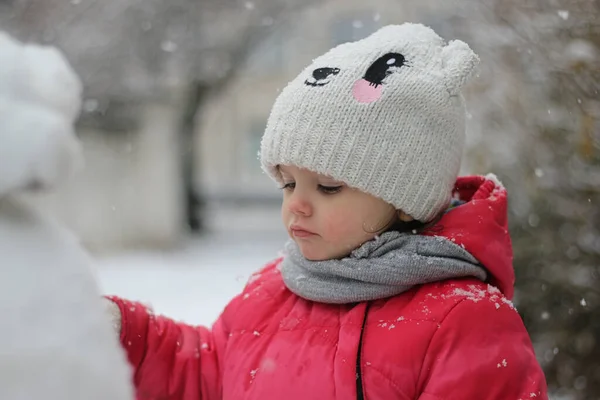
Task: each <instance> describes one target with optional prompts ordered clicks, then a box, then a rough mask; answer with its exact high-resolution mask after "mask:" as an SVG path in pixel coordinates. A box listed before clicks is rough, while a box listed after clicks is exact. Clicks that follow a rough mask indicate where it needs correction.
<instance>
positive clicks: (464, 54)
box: [260, 24, 479, 221]
mask: <svg viewBox="0 0 600 400" xmlns="http://www.w3.org/2000/svg"><path fill="white" fill-rule="evenodd" d="M478 62H479V59H478V57H477V55H476V54H475V53H474V52H473V51H472V50H471V49H470V48H469V46H468V45H467V44H466V43H464V42H461V41H458V40H456V41H452V42H450V43H449V44H448V45H446V44H445V43H444V40H443V39H442V38H441V37H439V36H438V35H437V34H436V33H435V32H434V31H433V30H432V29H430V28H428V27H425V26H423V25H420V24H403V25H390V26H386V27H384V28H382V29H380V30H379V31H377V32H375V33H374V34H372V35H371V36H369V37H367V38H365V39H363V40H360V41H357V42H352V43H346V44H342V45H340V46H337V47H335V48H334V49H332V50H330V51H329V52H327V53H326V54H324V55H323V56H321V57H319V58H317V59H315V60H314V61H313V63H312V64H311V65H310V66H309V67H307V68H306V69H305V70H304V71H303V72H302V73H301V74H300V75H299V76H298V77H297V78H295V79H294V80H293V81H291V82H290V83H289V84H288V85H287V87H286V88H285V89H284V90H283V91H282V93H281V94H280V95H279V97H278V98H277V100H276V102H275V104H274V106H273V109H272V110H271V115H270V117H269V120H268V123H267V128H266V131H265V134H264V136H263V139H262V143H261V153H260V154H261V164H262V167H263V169H264V170H265V171H266V172H267V173H268V174H269V175H270V176H271V177H272V178H273V179H275V180H276V181H277V182H279V183H281V177H280V175H279V172H278V170H277V166H278V165H294V166H297V167H301V168H306V169H309V170H311V171H314V172H317V173H320V174H324V175H329V176H331V177H333V178H334V179H336V180H339V181H342V182H345V183H346V184H348V185H349V186H352V187H355V188H357V189H359V190H362V191H363V192H366V193H370V194H372V195H374V196H376V197H379V198H381V199H383V200H385V201H387V202H388V203H390V204H392V205H393V206H394V207H396V208H397V209H401V210H402V211H404V212H405V213H407V214H409V215H410V216H412V217H413V218H415V219H417V220H420V221H429V220H431V219H433V218H434V217H435V216H436V215H437V214H438V213H439V212H440V211H442V210H443V209H444V208H445V207H446V206H447V205H448V203H449V201H450V196H451V192H452V188H453V186H454V183H455V180H456V177H457V175H458V171H459V168H460V162H461V158H462V152H463V145H464V138H465V107H464V101H463V98H462V96H461V94H460V90H461V88H462V86H463V85H464V84H465V83H466V81H467V80H468V78H469V77H470V76H471V75H472V73H473V71H474V70H475V68H476V66H477V64H478Z"/></svg>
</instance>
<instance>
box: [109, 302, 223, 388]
mask: <svg viewBox="0 0 600 400" xmlns="http://www.w3.org/2000/svg"><path fill="white" fill-rule="evenodd" d="M107 298H108V299H109V300H112V301H113V302H114V303H115V304H116V305H117V306H118V307H119V310H120V312H121V335H120V340H121V345H122V346H123V348H124V349H125V351H126V353H127V357H128V359H129V362H130V364H131V365H132V366H133V368H134V383H135V387H136V398H137V399H138V400H150V399H152V400H159V399H160V400H167V399H169V400H171V399H173V400H174V399H186V400H217V399H220V397H221V376H222V374H221V357H222V355H223V353H224V351H225V346H226V343H227V338H228V337H229V333H228V332H227V329H226V327H225V323H224V320H223V319H224V317H223V316H221V317H220V318H219V319H218V320H217V322H216V323H215V324H214V326H213V328H212V330H210V329H208V328H205V327H202V326H190V325H186V324H183V323H177V322H175V321H173V320H171V319H169V318H166V317H163V316H158V315H154V313H153V312H152V311H151V310H150V309H149V308H147V307H146V306H144V305H142V304H140V303H137V302H131V301H127V300H124V299H121V298H118V297H114V296H107Z"/></svg>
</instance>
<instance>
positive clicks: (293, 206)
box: [288, 191, 312, 217]
mask: <svg viewBox="0 0 600 400" xmlns="http://www.w3.org/2000/svg"><path fill="white" fill-rule="evenodd" d="M288 208H289V210H290V212H291V213H293V214H296V215H302V216H304V217H308V216H310V215H311V214H312V205H311V204H310V201H309V199H308V198H306V196H304V195H303V194H301V193H299V192H298V191H295V192H294V193H293V194H292V197H291V198H290V200H289V202H288Z"/></svg>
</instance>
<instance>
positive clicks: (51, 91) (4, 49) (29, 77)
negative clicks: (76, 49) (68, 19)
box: [0, 32, 82, 197]
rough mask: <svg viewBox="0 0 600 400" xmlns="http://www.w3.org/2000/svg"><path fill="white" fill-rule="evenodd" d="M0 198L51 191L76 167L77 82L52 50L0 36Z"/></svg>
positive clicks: (78, 86)
mask: <svg viewBox="0 0 600 400" xmlns="http://www.w3.org/2000/svg"><path fill="white" fill-rule="evenodd" d="M0 58H1V59H2V60H6V62H3V63H2V64H0V197H1V196H3V195H6V194H8V193H11V192H19V191H22V190H28V189H45V188H49V187H52V186H53V185H55V184H56V183H58V182H59V181H60V180H61V179H63V178H65V177H66V176H68V175H69V174H70V173H71V172H72V170H73V169H74V168H75V167H76V166H77V165H78V164H80V163H81V154H80V148H79V142H78V141H77V139H76V136H75V132H74V129H73V123H74V120H75V118H76V117H77V115H78V113H79V109H80V105H81V100H80V96H81V90H82V87H81V83H80V82H79V79H78V78H77V76H76V75H75V73H74V72H73V70H72V69H71V67H70V66H69V64H68V63H67V61H66V60H65V58H64V57H63V56H62V54H60V53H59V52H58V51H57V50H56V49H54V48H51V47H42V46H37V45H24V44H22V43H19V42H17V41H16V40H14V39H12V38H11V37H9V36H8V35H6V34H4V33H1V32H0Z"/></svg>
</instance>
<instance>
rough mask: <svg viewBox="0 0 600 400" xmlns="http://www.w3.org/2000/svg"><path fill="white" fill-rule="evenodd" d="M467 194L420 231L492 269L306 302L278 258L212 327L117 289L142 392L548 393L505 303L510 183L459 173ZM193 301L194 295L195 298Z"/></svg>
mask: <svg viewBox="0 0 600 400" xmlns="http://www.w3.org/2000/svg"><path fill="white" fill-rule="evenodd" d="M456 187H457V189H456V192H457V194H459V196H460V198H461V199H463V200H465V201H467V202H466V203H465V204H463V205H461V206H458V207H456V208H454V209H452V210H450V211H449V212H447V213H446V214H445V215H444V217H443V218H442V219H441V220H440V221H439V222H438V223H437V224H436V225H435V226H433V227H432V228H431V229H429V230H428V231H427V232H425V233H424V234H427V235H436V236H441V237H445V238H447V239H448V240H452V241H453V242H455V243H457V244H459V245H461V246H464V248H465V249H467V250H468V251H469V252H470V253H471V254H473V255H474V256H475V257H476V258H477V259H478V260H479V261H480V262H481V264H483V265H484V266H485V267H486V268H487V270H488V272H489V273H490V274H491V275H492V278H491V279H490V282H489V283H483V282H481V281H479V280H476V279H473V278H467V279H457V280H448V281H443V282H437V283H433V284H426V285H421V286H418V287H415V288H413V289H412V290H409V291H407V292H404V293H402V294H400V295H398V296H395V297H392V298H388V299H382V300H377V301H371V302H363V303H357V304H345V305H331V304H321V303H315V302H310V301H307V300H304V299H302V298H300V297H298V296H296V295H294V294H292V293H291V292H290V291H289V290H288V289H287V288H286V287H285V285H284V284H283V281H282V278H281V274H280V272H279V270H278V265H279V263H280V262H281V260H277V261H275V262H273V263H271V264H269V265H268V266H266V267H265V268H264V269H263V270H262V271H261V272H259V273H257V274H255V275H254V276H253V277H252V278H251V280H250V282H249V283H248V285H247V287H246V288H245V289H244V291H243V292H242V293H241V294H240V295H239V296H237V297H235V298H234V299H233V300H232V301H231V302H230V303H229V305H228V306H227V307H226V308H225V310H224V312H223V313H222V315H221V317H220V318H219V319H218V320H217V322H216V323H215V324H214V326H213V327H212V329H210V330H209V329H207V328H205V327H201V326H189V325H185V324H181V323H176V322H174V321H172V320H170V319H168V318H165V317H163V316H156V315H154V314H152V312H151V311H150V310H148V309H147V308H146V307H144V306H142V305H141V304H139V303H134V302H129V301H126V300H122V299H119V298H116V297H113V298H112V300H113V301H115V302H116V303H117V305H118V306H119V309H120V311H121V314H122V320H121V323H122V331H121V342H122V345H123V346H124V347H125V349H126V350H127V352H128V356H129V361H130V362H131V363H132V365H133V366H134V368H135V371H136V372H135V384H136V387H137V398H138V399H139V400H151V399H152V400H159V399H160V400H166V399H169V400H171V399H186V400H200V399H202V400H217V399H223V400H255V399H256V400H258V399H260V400H268V399H286V400H296V399H302V400H305V399H325V400H334V399H335V400H348V399H357V398H358V399H363V398H364V399H368V400H389V399H401V400H408V399H419V400H459V399H460V400H464V399H474V400H475V399H476V400H485V399H490V400H518V399H546V398H547V394H546V382H545V378H544V375H543V372H542V370H541V368H540V366H539V364H538V362H537V361H536V357H535V354H534V352H533V348H532V345H531V341H530V339H529V337H528V334H527V331H526V330H525V327H524V325H523V322H522V320H521V318H520V316H519V314H518V313H517V311H516V310H515V308H514V307H513V305H512V303H511V302H510V300H509V299H510V298H511V297H512V295H513V284H514V273H513V268H512V247H511V242H510V237H509V234H508V230H507V219H506V207H507V203H506V191H505V190H504V188H503V187H502V186H501V185H499V184H498V182H497V181H496V180H495V179H493V177H464V178H459V180H458V181H457V185H456ZM199 307H201V305H199Z"/></svg>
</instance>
